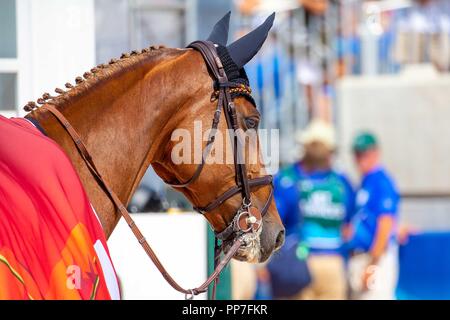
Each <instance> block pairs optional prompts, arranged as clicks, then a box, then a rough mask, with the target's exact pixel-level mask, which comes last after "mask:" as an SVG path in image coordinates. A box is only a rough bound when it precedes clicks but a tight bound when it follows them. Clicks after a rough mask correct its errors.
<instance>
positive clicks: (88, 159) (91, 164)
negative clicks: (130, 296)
mask: <svg viewBox="0 0 450 320" xmlns="http://www.w3.org/2000/svg"><path fill="white" fill-rule="evenodd" d="M42 108H44V109H47V110H48V111H49V112H51V113H52V114H53V115H54V116H55V117H56V119H58V121H59V122H60V123H61V124H62V125H63V127H64V128H65V129H66V131H67V132H68V133H69V135H70V136H71V138H72V140H73V141H74V142H75V145H76V147H77V149H78V151H79V152H80V154H81V156H82V157H83V159H84V161H85V162H86V164H87V166H88V168H89V170H90V171H91V172H92V173H93V174H94V176H95V177H96V178H97V179H98V181H99V182H100V184H101V186H102V187H103V189H104V190H105V191H106V193H107V194H108V196H109V197H110V199H111V200H112V202H113V203H114V205H115V207H116V208H117V210H118V211H119V213H120V214H121V215H122V217H123V218H124V219H125V221H126V222H127V224H128V226H129V227H130V229H131V231H132V232H133V234H134V236H135V237H136V239H137V240H138V242H139V244H140V245H141V246H142V248H143V249H144V251H145V252H146V253H147V255H148V257H149V258H150V259H151V260H152V262H153V263H154V264H155V266H156V268H157V269H158V270H159V272H160V273H161V275H162V276H163V277H164V279H166V281H167V282H168V283H169V284H170V285H171V286H172V288H174V289H175V290H177V291H179V292H181V293H184V294H185V295H186V297H189V295H190V296H192V297H193V296H195V295H197V294H199V293H203V292H206V291H207V290H208V286H209V285H210V284H211V283H212V282H214V281H215V280H216V279H217V278H218V277H219V275H220V272H221V271H222V270H223V268H224V267H225V266H226V265H227V264H228V262H229V261H230V260H231V258H232V257H233V256H234V255H235V253H236V252H237V251H238V250H239V247H240V246H241V244H242V239H241V238H237V239H236V240H235V242H234V243H233V245H232V247H231V248H230V250H229V251H228V252H227V254H226V255H225V256H224V258H223V259H222V261H220V263H218V264H217V266H216V268H215V269H214V272H213V273H212V274H211V275H210V276H209V277H208V279H206V281H205V282H204V283H202V284H201V285H200V286H198V287H196V288H193V289H185V288H183V287H181V286H180V285H179V284H178V283H177V282H176V281H175V280H174V279H173V278H172V276H171V275H170V274H169V273H168V272H167V270H166V268H165V267H164V266H163V264H162V263H161V261H160V260H159V259H158V257H157V256H156V254H155V252H154V251H153V249H152V248H151V247H150V245H149V244H148V242H147V240H146V239H145V237H144V236H143V234H142V233H141V231H140V230H139V228H138V226H137V225H136V223H135V222H134V220H133V219H132V218H131V216H130V214H129V212H128V211H127V209H126V208H125V206H124V205H123V204H122V202H121V201H120V199H119V197H118V196H117V194H116V193H115V192H114V191H113V190H112V189H111V188H110V187H109V184H108V183H107V182H106V181H105V179H104V178H103V177H102V175H101V174H100V172H99V171H98V169H97V167H96V166H95V163H94V161H93V160H92V157H91V155H90V153H89V152H88V150H87V147H86V145H85V144H84V143H83V141H82V139H81V137H80V135H79V134H78V133H77V131H76V130H75V129H74V128H73V127H72V125H71V124H70V123H69V121H68V120H67V119H66V117H65V116H64V115H63V114H62V113H61V112H59V111H58V110H57V109H56V108H55V107H54V106H53V105H51V104H46V105H44V106H43V107H42Z"/></svg>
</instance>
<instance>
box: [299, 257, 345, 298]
mask: <svg viewBox="0 0 450 320" xmlns="http://www.w3.org/2000/svg"><path fill="white" fill-rule="evenodd" d="M307 263H308V268H309V271H310V273H311V278H312V283H311V284H310V285H309V286H308V287H306V288H305V289H303V290H302V291H301V292H300V293H299V294H298V295H297V296H296V297H295V299H298V300H344V299H346V297H347V281H346V278H345V266H344V259H343V258H342V257H341V256H339V255H310V256H309V257H308V260H307Z"/></svg>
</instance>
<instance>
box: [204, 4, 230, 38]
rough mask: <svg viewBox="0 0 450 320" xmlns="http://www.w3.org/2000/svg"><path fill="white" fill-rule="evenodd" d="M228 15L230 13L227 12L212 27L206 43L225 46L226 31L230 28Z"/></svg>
mask: <svg viewBox="0 0 450 320" xmlns="http://www.w3.org/2000/svg"><path fill="white" fill-rule="evenodd" d="M230 15H231V11H228V13H227V14H226V15H224V16H223V18H222V19H220V20H219V21H217V23H216V24H215V25H214V27H213V29H212V31H211V34H210V35H209V37H208V39H206V40H208V41H211V42H212V43H215V44H220V45H221V46H226V45H227V41H228V29H229V28H230Z"/></svg>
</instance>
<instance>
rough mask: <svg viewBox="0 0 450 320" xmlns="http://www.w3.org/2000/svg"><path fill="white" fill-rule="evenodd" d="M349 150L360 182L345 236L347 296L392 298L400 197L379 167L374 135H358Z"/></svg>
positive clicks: (380, 166) (391, 180) (368, 133)
mask: <svg viewBox="0 0 450 320" xmlns="http://www.w3.org/2000/svg"><path fill="white" fill-rule="evenodd" d="M352 149H353V155H354V158H355V162H356V166H357V168H358V171H359V173H360V175H361V177H362V180H361V184H360V186H359V188H358V190H357V193H356V203H355V215H354V216H353V218H352V220H351V223H350V228H349V231H348V234H347V236H348V243H347V246H348V247H347V248H348V249H349V250H350V251H351V257H350V260H349V265H348V270H349V280H350V288H351V296H352V298H354V299H368V300H375V299H383V300H387V299H394V293H395V287H396V284H397V273H398V251H397V243H396V236H395V228H396V222H397V212H398V206H399V201H400V196H399V193H398V191H397V188H396V186H395V183H394V181H393V179H392V178H391V176H390V175H389V174H388V173H387V172H386V170H385V169H384V168H383V166H382V165H381V162H380V149H379V144H378V141H377V139H376V137H375V135H374V134H372V133H370V132H361V133H359V134H358V135H357V136H356V137H355V139H354V141H353V146H352Z"/></svg>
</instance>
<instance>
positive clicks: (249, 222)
mask: <svg viewBox="0 0 450 320" xmlns="http://www.w3.org/2000/svg"><path fill="white" fill-rule="evenodd" d="M189 47H190V48H193V49H195V50H198V51H199V52H200V53H201V54H202V56H203V58H204V60H205V62H206V64H207V66H208V67H209V70H210V71H211V72H212V74H213V76H214V78H215V80H216V82H217V86H218V98H217V100H218V102H217V107H216V111H215V113H214V119H213V123H212V130H211V134H210V136H209V139H208V141H207V144H206V148H205V149H204V150H203V153H202V162H201V164H200V165H199V166H198V167H197V169H196V171H195V173H194V175H193V176H192V177H191V178H190V179H189V180H187V181H185V182H183V183H178V184H170V183H169V185H171V186H172V187H175V188H183V187H187V186H189V185H190V184H191V183H193V182H194V181H195V180H197V178H198V177H199V176H200V173H201V171H202V169H203V167H204V165H205V160H206V157H207V155H208V154H209V152H210V150H211V147H212V145H213V143H214V139H215V131H216V130H217V127H218V125H219V120H220V115H221V112H222V110H223V112H224V114H225V118H226V121H227V124H228V128H229V129H232V132H233V135H232V141H233V150H234V166H235V173H236V174H235V175H236V178H235V180H236V186H234V187H232V188H231V189H229V190H227V191H226V192H224V193H223V194H222V195H221V196H219V197H218V198H216V199H215V200H213V201H212V202H211V203H209V204H208V205H207V206H205V207H203V208H195V210H197V211H198V212H200V213H202V214H204V213H207V212H210V211H212V210H214V209H216V208H218V207H219V206H220V205H222V204H223V203H224V202H225V201H227V200H228V199H230V198H231V197H233V196H235V195H237V194H239V193H241V196H242V203H241V206H240V208H238V210H237V212H236V214H235V216H234V218H233V220H232V221H231V223H230V224H229V225H228V226H227V227H226V228H225V229H224V230H222V231H220V232H215V234H216V248H215V252H214V268H215V269H214V272H213V273H212V274H211V275H210V276H209V277H208V279H206V281H205V282H204V283H203V284H201V285H200V286H198V287H197V288H194V289H184V288H183V287H181V286H180V285H179V284H178V283H177V282H176V281H175V280H174V279H173V278H172V276H171V275H170V274H169V273H168V272H167V270H166V269H165V268H164V266H163V265H162V263H161V262H160V261H159V259H158V257H157V256H156V254H155V252H154V251H153V249H152V248H151V247H150V245H149V244H148V242H147V240H146V239H145V237H144V236H143V234H142V233H141V231H140V230H139V228H138V227H137V225H136V224H135V222H134V220H133V219H132V218H131V216H130V214H129V212H128V211H127V209H126V208H125V206H124V205H123V203H122V202H121V201H120V199H119V197H118V196H117V194H116V193H115V192H114V191H113V190H112V189H111V188H110V186H109V184H108V183H107V182H106V181H105V179H104V178H103V177H102V175H101V174H100V172H99V171H98V169H97V167H96V166H95V163H94V161H93V159H92V157H91V155H90V153H89V152H88V149H87V148H86V145H85V144H84V142H83V140H82V139H81V136H80V135H79V134H78V132H77V131H76V130H75V129H74V128H73V127H72V125H71V124H70V123H69V121H68V120H67V119H66V117H65V116H64V115H63V114H62V113H61V112H60V111H59V110H58V109H56V107H55V106H53V105H51V104H45V105H44V106H42V108H44V109H46V110H48V111H49V112H50V113H52V114H53V115H54V116H55V117H56V119H57V120H58V121H59V122H60V123H61V124H62V126H63V127H64V128H65V130H66V131H67V133H68V134H69V135H70V137H71V138H72V140H73V141H74V142H75V146H76V147H77V149H78V151H79V153H80V155H81V157H82V158H83V160H84V161H85V162H86V164H87V166H88V168H89V170H90V171H91V172H92V174H93V175H94V177H95V178H96V179H97V181H98V183H99V184H100V186H101V187H102V188H103V190H104V191H105V193H106V194H107V195H108V196H109V198H110V199H111V201H112V202H113V203H114V205H115V207H116V209H117V210H118V211H119V213H120V214H121V215H122V217H123V218H124V219H125V221H126V222H127V224H128V226H129V227H130V229H131V231H132V232H133V234H134V235H135V237H136V239H137V240H138V242H139V244H140V245H141V246H142V248H143V249H144V250H145V252H146V253H147V255H148V256H149V258H150V259H151V260H152V262H153V263H154V264H155V266H156V267H157V268H158V270H159V272H160V273H161V274H162V276H163V277H164V278H165V279H166V281H167V282H168V283H169V284H170V285H171V286H172V287H173V288H174V289H175V290H177V291H179V292H181V293H184V294H185V297H186V298H193V297H194V296H195V295H198V294H200V293H203V292H206V291H207V290H208V287H209V285H210V284H211V283H213V282H214V285H213V295H212V296H213V298H214V297H215V289H216V286H217V283H218V279H219V276H220V272H221V271H222V270H223V268H224V267H225V266H226V265H227V264H228V262H229V261H230V260H231V259H232V258H233V256H234V255H235V254H236V252H237V251H238V250H239V248H240V247H241V245H242V244H243V242H244V240H243V235H244V234H248V233H250V232H256V231H257V230H258V229H259V228H260V227H261V224H262V218H263V216H264V215H265V214H266V212H267V210H268V209H269V205H270V203H271V200H272V198H273V188H271V191H270V195H269V198H268V199H267V202H266V203H265V205H264V206H263V208H262V209H261V210H259V209H258V208H257V207H255V206H253V204H252V202H251V194H250V192H251V190H252V189H253V188H257V187H260V186H265V185H272V176H264V177H259V178H256V179H248V177H247V171H246V167H245V163H244V162H243V161H242V159H243V157H242V154H241V152H242V151H241V150H242V148H241V143H240V141H239V139H238V137H237V130H238V127H239V126H238V121H237V116H236V109H235V105H234V103H233V100H232V98H231V94H230V91H231V90H233V89H234V90H245V88H242V84H238V83H233V82H229V81H228V78H227V76H226V74H225V70H224V68H223V65H222V62H221V60H220V58H219V56H218V54H217V51H216V48H215V46H214V44H213V43H211V42H207V41H196V42H193V43H191V44H190V45H189ZM213 96H214V95H213ZM213 96H212V97H213ZM232 236H234V237H232ZM231 238H232V240H233V243H232V245H231V247H230V249H229V250H228V252H227V253H225V254H224V257H223V259H222V260H220V261H219V259H220V254H221V251H222V250H221V247H220V246H219V245H218V240H217V239H220V240H222V241H225V240H230V239H231Z"/></svg>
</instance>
